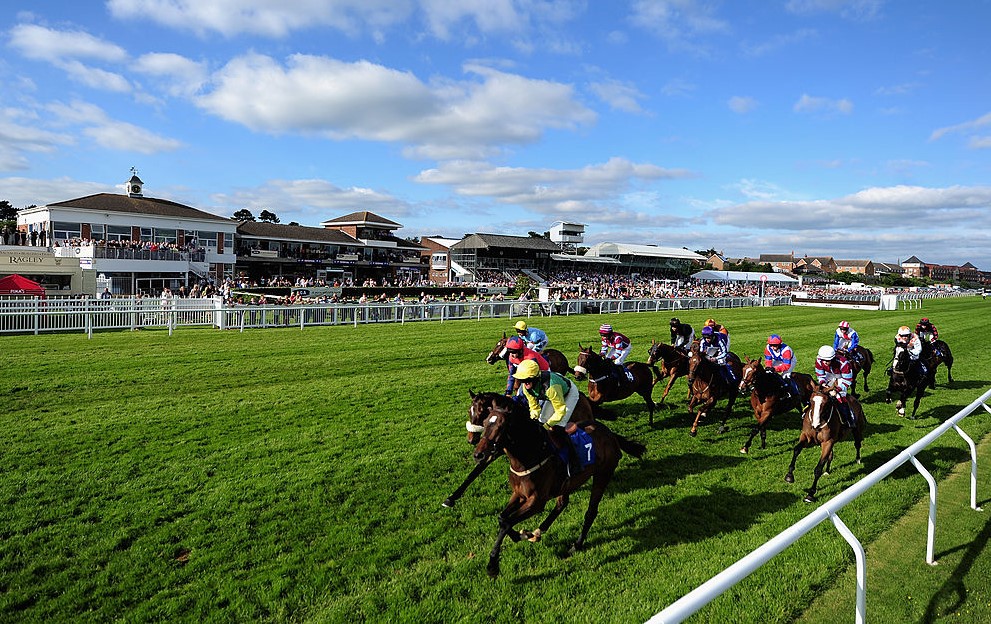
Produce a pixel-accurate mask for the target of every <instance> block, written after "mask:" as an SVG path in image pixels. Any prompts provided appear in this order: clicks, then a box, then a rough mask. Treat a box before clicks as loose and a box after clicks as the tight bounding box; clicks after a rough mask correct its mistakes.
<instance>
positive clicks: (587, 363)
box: [575, 342, 602, 381]
mask: <svg viewBox="0 0 991 624" xmlns="http://www.w3.org/2000/svg"><path fill="white" fill-rule="evenodd" d="M601 361H602V358H600V357H599V354H598V353H596V352H594V351H592V347H583V346H582V345H581V343H580V342H579V343H578V361H577V362H576V363H575V379H577V380H579V381H581V380H582V379H585V378H586V377H588V371H589V370H590V369H591V370H594V369H595V367H596V366H597V365H598V364H599V363H600V362H601Z"/></svg>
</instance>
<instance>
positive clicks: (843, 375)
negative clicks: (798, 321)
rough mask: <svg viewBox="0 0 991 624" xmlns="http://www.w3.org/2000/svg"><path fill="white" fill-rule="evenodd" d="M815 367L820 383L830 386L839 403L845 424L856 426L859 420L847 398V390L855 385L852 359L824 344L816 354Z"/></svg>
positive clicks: (832, 394)
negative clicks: (855, 417) (856, 418)
mask: <svg viewBox="0 0 991 624" xmlns="http://www.w3.org/2000/svg"><path fill="white" fill-rule="evenodd" d="M815 369H816V379H817V380H818V381H819V384H820V385H823V386H828V387H830V388H831V390H830V393H829V394H830V395H831V396H832V397H834V398H835V399H836V401H837V402H838V403H839V405H840V417H841V420H842V421H843V425H844V426H846V427H850V428H851V429H852V428H853V427H856V426H857V422H856V420H855V419H854V417H853V412H852V411H851V409H850V403H849V401H848V399H847V391H848V390H850V386H852V385H853V367H852V366H850V361H849V360H847V359H846V358H845V357H843V354H841V353H837V352H836V349H834V348H832V347H831V346H829V345H823V346H821V347H819V352H818V353H817V354H816V364H815Z"/></svg>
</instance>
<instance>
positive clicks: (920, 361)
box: [895, 325, 929, 378]
mask: <svg viewBox="0 0 991 624" xmlns="http://www.w3.org/2000/svg"><path fill="white" fill-rule="evenodd" d="M928 344H929V343H924V342H923V341H922V339H921V338H919V336H918V335H917V334H913V333H912V330H911V329H909V327H908V325H902V326H901V327H899V328H898V333H897V334H895V348H896V349H897V348H898V347H901V348H903V349H905V350H906V351H908V357H909V359H910V360H911V361H912V366H913V367H915V369H916V370H918V371H919V376H920V377H924V378H925V377H929V368H928V367H926V362H925V359H926V358H923V357H921V356H922V352H923V349H924V347H923V345H928Z"/></svg>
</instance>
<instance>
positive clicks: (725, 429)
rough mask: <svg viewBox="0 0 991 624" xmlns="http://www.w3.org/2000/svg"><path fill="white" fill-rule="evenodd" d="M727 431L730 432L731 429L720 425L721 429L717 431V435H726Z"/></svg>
mask: <svg viewBox="0 0 991 624" xmlns="http://www.w3.org/2000/svg"><path fill="white" fill-rule="evenodd" d="M727 431H729V427H723V426H722V425H720V427H719V429H717V430H716V433H726V432H727Z"/></svg>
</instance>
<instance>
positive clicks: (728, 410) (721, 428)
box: [713, 392, 736, 433]
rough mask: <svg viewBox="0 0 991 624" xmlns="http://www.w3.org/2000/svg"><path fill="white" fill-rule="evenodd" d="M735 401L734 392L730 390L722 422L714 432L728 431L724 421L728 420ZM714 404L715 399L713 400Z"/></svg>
mask: <svg viewBox="0 0 991 624" xmlns="http://www.w3.org/2000/svg"><path fill="white" fill-rule="evenodd" d="M734 403H736V393H735V392H731V394H730V395H729V399H728V400H727V401H726V411H725V412H723V422H722V423H720V425H719V430H718V431H716V433H726V432H727V431H729V427H728V426H727V425H726V421H727V420H729V417H730V414H732V413H733V404H734ZM713 404H715V401H713Z"/></svg>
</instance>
